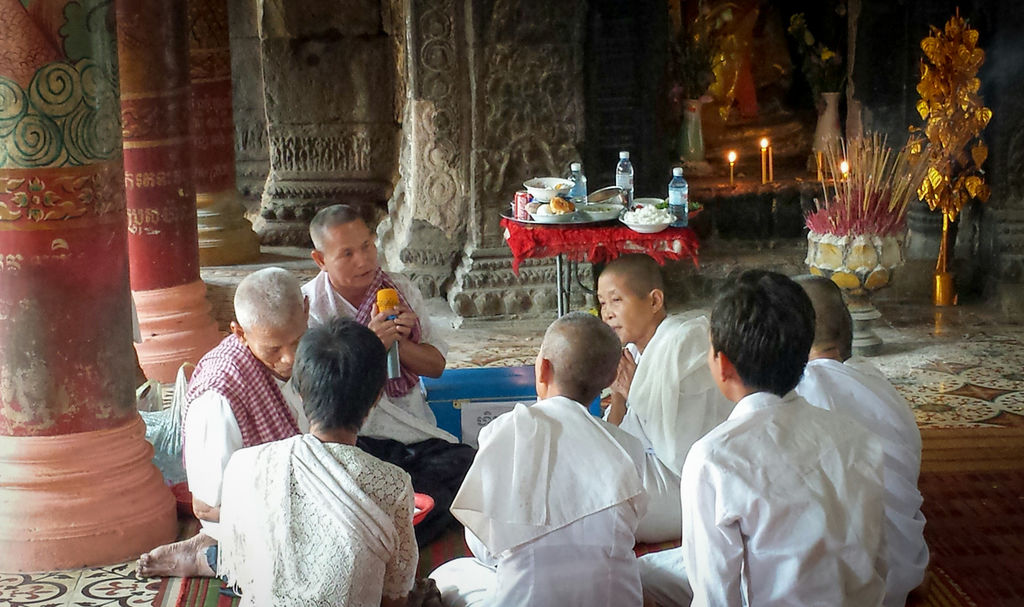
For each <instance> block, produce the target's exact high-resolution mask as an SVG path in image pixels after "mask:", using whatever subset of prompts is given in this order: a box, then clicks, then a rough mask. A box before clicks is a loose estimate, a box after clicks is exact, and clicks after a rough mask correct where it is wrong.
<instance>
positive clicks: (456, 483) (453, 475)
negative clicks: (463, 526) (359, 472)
mask: <svg viewBox="0 0 1024 607" xmlns="http://www.w3.org/2000/svg"><path fill="white" fill-rule="evenodd" d="M356 446H358V447H359V448H361V449H362V450H363V451H365V452H367V453H369V454H370V455H372V456H374V457H376V458H378V459H382V460H384V461H386V462H388V463H390V464H394V465H396V466H398V467H399V468H401V469H402V470H405V471H406V472H407V473H408V474H409V476H411V477H412V487H413V489H414V490H415V491H416V492H417V493H425V494H427V495H429V496H430V497H431V498H433V499H434V509H433V510H431V511H430V514H428V515H427V516H426V517H425V518H424V519H423V520H422V521H421V522H420V524H419V525H416V529H415V531H416V543H417V544H419V547H420V548H423V547H424V546H426V545H427V544H429V543H430V542H432V541H434V540H436V539H437V538H438V537H440V536H441V534H443V533H444V531H445V530H446V529H448V528H449V527H451V526H453V525H457V524H458V521H456V520H455V517H453V516H452V514H451V512H450V511H449V508H451V505H452V500H454V499H455V494H456V493H458V491H459V487H461V486H462V480H463V479H464V478H466V472H468V471H469V467H470V465H472V463H473V458H474V457H475V456H476V449H474V448H472V447H470V446H469V445H462V444H452V443H449V442H448V441H445V440H441V439H439V438H432V439H429V440H425V441H421V442H418V443H411V444H408V445H407V444H405V443H400V442H398V441H396V440H390V439H386V438H367V437H362V436H360V437H359V438H358V439H357V440H356Z"/></svg>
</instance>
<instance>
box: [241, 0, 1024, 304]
mask: <svg viewBox="0 0 1024 607" xmlns="http://www.w3.org/2000/svg"><path fill="white" fill-rule="evenodd" d="M231 4H232V15H231V17H232V22H231V26H232V66H233V70H234V80H235V103H234V107H235V116H236V119H235V120H236V154H237V163H236V168H237V173H238V176H239V188H240V189H241V190H242V191H243V193H245V194H247V195H248V196H249V200H250V203H249V205H250V206H249V210H250V213H251V214H252V215H258V216H259V217H258V218H257V221H256V225H255V227H256V229H257V230H258V232H259V233H260V235H261V239H262V240H263V242H264V243H266V244H305V242H306V237H305V233H304V230H305V225H306V224H307V223H308V221H309V218H311V217H312V215H313V213H315V211H316V210H317V209H318V208H320V207H321V206H323V205H324V204H327V203H328V202H336V201H347V202H352V203H355V204H357V205H361V206H363V207H364V208H365V209H366V210H367V215H368V216H371V217H372V216H376V217H378V218H381V221H380V225H379V227H378V236H379V239H380V248H381V255H382V260H383V261H384V262H385V264H386V265H387V266H388V267H390V268H391V269H393V270H397V271H402V272H405V273H406V274H408V275H409V276H410V277H412V278H413V280H414V281H415V282H416V283H417V284H418V285H419V287H420V288H421V289H422V291H423V292H424V294H426V295H428V296H442V297H446V298H447V299H448V301H449V303H450V304H451V306H452V308H453V310H455V311H456V312H458V313H459V314H461V315H464V316H497V315H517V314H532V313H540V312H541V311H544V310H548V309H551V308H553V307H554V295H553V289H552V288H551V284H552V283H553V278H554V263H553V262H552V260H531V261H529V262H527V263H526V264H524V266H523V268H522V270H521V272H520V274H519V275H518V276H517V275H514V274H513V273H512V271H511V266H510V263H509V261H510V256H509V252H508V249H507V247H506V246H505V244H504V242H503V240H502V234H501V230H500V226H499V223H498V219H499V217H498V213H499V211H500V210H501V209H502V208H504V207H505V205H506V204H507V203H508V201H509V200H510V199H511V197H512V195H513V193H514V192H515V190H516V189H518V188H519V187H520V185H521V182H522V181H523V180H524V179H526V178H529V177H531V176H535V175H540V174H556V175H558V174H562V173H563V172H564V169H565V167H566V166H567V164H568V163H569V162H570V161H572V160H575V159H579V158H583V159H584V160H585V161H586V162H587V163H591V164H593V163H594V162H598V164H597V165H594V166H593V167H590V168H588V171H587V172H588V175H591V176H593V175H595V174H598V173H600V172H601V171H605V170H606V169H607V168H608V167H606V166H604V165H605V164H607V163H606V162H604V161H603V160H599V159H600V158H601V156H600V155H595V154H594V151H593V149H590V147H588V146H594V145H598V143H599V142H597V136H596V134H595V133H590V134H591V135H592V136H591V137H590V138H589V139H591V140H593V141H590V142H589V144H588V127H590V129H591V130H593V128H594V127H593V124H594V123H593V121H592V117H588V114H587V109H588V107H589V105H588V104H589V93H588V90H587V88H586V86H587V82H589V81H591V80H593V79H594V78H593V74H592V72H593V70H594V67H593V66H592V65H591V64H592V63H593V62H594V61H596V59H595V57H596V54H594V55H588V53H595V52H596V51H595V48H594V46H593V45H592V44H589V43H588V41H587V36H588V35H592V32H594V31H598V29H596V28H595V27H594V24H593V23H591V21H593V18H594V15H595V14H597V13H599V12H600V10H599V7H600V3H596V2H595V3H588V2H585V1H584V0H576V1H573V2H568V3H551V2H545V1H542V0H524V1H519V2H516V1H512V0H463V1H455V0H347V1H346V2H342V3H340V4H339V3H329V4H328V3H325V2H314V3H313V4H311V5H308V6H307V5H304V6H303V8H302V10H301V11H300V10H298V9H296V8H291V7H289V5H288V4H287V3H284V2H281V1H280V0H245V1H240V2H237V3H235V2H233V3H231ZM648 5H650V6H648ZM644 6H647V8H646V9H645V10H647V11H648V12H647V13H645V14H647V15H655V14H658V13H657V10H656V9H657V7H656V6H655V5H654V4H651V3H647V4H644ZM849 7H850V14H851V15H852V20H851V23H850V33H851V43H850V44H851V48H850V53H851V57H852V58H853V59H854V68H853V75H852V79H851V81H850V82H851V84H852V90H851V93H850V97H849V99H848V101H849V105H850V107H851V108H853V109H854V113H853V114H851V115H850V118H851V119H850V120H849V122H850V127H851V128H853V129H854V130H856V129H858V128H861V127H862V128H864V129H872V130H883V131H885V132H887V133H889V134H890V137H891V139H901V138H902V137H903V136H905V133H906V127H907V125H909V124H912V123H914V122H915V121H916V120H917V118H916V112H915V111H914V107H913V106H914V103H915V102H916V99H917V93H916V90H915V86H916V83H917V69H918V67H917V65H918V58H919V54H920V53H919V50H918V44H919V42H920V39H921V37H923V36H924V35H925V34H926V33H927V28H928V25H929V24H935V25H938V24H941V23H943V22H944V21H945V19H946V18H948V16H949V15H951V14H952V13H953V11H954V10H955V8H956V3H953V2H952V1H951V0H950V1H948V2H947V1H945V0H943V1H942V2H923V1H917V2H911V3H892V2H885V1H884V0H851V2H850V3H849ZM961 12H962V13H964V14H966V15H969V16H970V17H971V19H972V22H973V23H974V25H975V26H977V27H979V29H980V30H981V44H982V46H983V47H985V48H986V50H987V52H988V53H989V60H988V62H987V64H986V67H985V68H984V70H983V72H982V78H983V82H984V84H983V91H982V92H983V94H984V95H985V99H986V102H987V103H988V104H989V105H990V106H991V107H993V109H994V110H995V116H996V117H995V119H994V120H993V123H992V125H991V126H990V128H989V130H988V132H987V134H986V137H987V139H988V141H989V143H990V147H991V150H992V153H991V157H990V160H989V165H988V167H987V168H988V170H989V172H990V173H989V178H990V183H991V185H992V187H993V199H992V200H991V201H990V203H989V204H988V205H985V206H979V207H969V208H968V209H965V212H964V214H963V219H962V221H961V222H960V226H959V239H958V244H957V247H956V256H957V261H956V264H957V270H958V275H959V276H960V277H961V278H960V279H959V280H960V282H961V284H960V287H961V292H962V294H964V295H965V296H966V297H979V296H988V295H991V294H993V293H997V292H999V291H1000V289H1002V287H1000V286H999V285H1001V284H1004V283H1006V284H1016V282H1015V281H1020V280H1022V279H1021V278H1020V276H1021V274H1022V269H1021V262H1020V258H1021V254H1020V244H1019V242H1020V240H1021V236H1020V235H1019V233H1020V232H1021V229H1020V228H1018V227H1017V226H1018V225H1019V223H1020V220H1019V219H1018V214H1019V213H1020V210H1019V209H1020V208H1021V207H1022V206H1024V205H1022V202H1021V198H1024V194H1022V193H1021V187H1020V185H1019V184H1016V182H1015V181H1014V179H1015V177H1013V176H1014V175H1017V174H1020V173H1021V170H1020V168H1021V167H1020V166H1019V164H1020V160H1015V158H1017V157H1018V156H1020V154H1019V153H1018V151H1019V148H1020V146H1021V142H1020V141H1018V140H1017V139H1015V135H1014V133H1019V132H1020V130H1021V129H1020V128H1019V127H1020V123H1019V119H1018V118H1017V117H1018V116H1020V115H1021V114H1022V108H1021V107H1020V104H1019V102H1017V100H1018V99H1020V98H1021V96H1020V95H1019V94H1018V93H1019V92H1020V91H1019V89H1016V88H1013V87H1015V86H1016V84H1015V83H1014V82H1013V79H1012V78H1010V77H1004V78H1000V77H997V76H996V70H997V69H998V70H1002V73H1009V72H1007V71H1006V70H1012V69H1015V68H1014V65H1018V64H1016V63H1014V61H1016V59H1015V55H1014V54H1015V53H1016V51H1015V50H1014V49H1015V46H1014V44H1013V42H1014V40H1017V39H1019V33H1020V32H1021V30H1022V29H1024V28H1021V27H1020V25H1019V21H1020V18H1019V17H1018V16H1017V15H1016V14H1017V13H1020V12H1021V11H1020V9H1019V8H1018V7H1016V6H1015V3H1014V2H1012V1H1011V0H999V1H997V2H982V1H981V0H975V1H973V2H969V3H968V4H967V5H963V4H962V3H961ZM646 18H650V19H653V17H645V19H646ZM879 41H885V43H884V44H879V43H878V42H879ZM588 57H589V59H588ZM1019 71H1020V70H1019V69H1018V72H1019ZM594 73H596V72H594ZM587 74H591V76H587ZM588 79H589V80H588ZM854 118H855V119H854ZM651 120H655V119H654V118H652V119H651ZM648 122H650V121H648ZM650 140H651V141H655V142H656V139H655V138H651V139H650ZM645 141H647V139H645ZM609 145H610V144H609ZM621 145H629V144H628V143H622V144H621ZM606 147H607V146H606ZM638 147H639V146H638ZM602 149H603V148H602ZM656 151H657V150H655V151H654V152H656ZM648 166H652V165H651V164H648V163H641V164H640V168H643V167H648ZM638 171H639V169H638ZM638 175H639V172H638ZM652 179H654V178H652ZM648 181H650V180H648ZM654 182H657V179H654ZM591 185H594V186H596V185H599V184H598V183H595V180H594V179H593V178H592V179H591ZM257 200H258V202H257ZM731 206H732V204H731V203H730V204H729V205H724V204H723V205H722V206H721V209H716V212H715V213H714V215H715V227H714V228H713V230H712V234H713V236H712V238H713V239H714V238H717V237H718V236H719V228H720V227H721V226H728V225H731V223H730V219H729V218H728V217H725V216H723V215H722V214H721V213H720V212H719V210H725V209H726V207H730V208H731ZM739 206H742V205H739ZM737 208H738V207H737ZM252 215H251V216H252ZM732 223H735V221H732ZM909 224H910V230H911V235H910V239H909V242H908V258H909V259H910V266H911V267H908V268H907V271H903V272H901V276H903V277H904V278H903V279H901V281H902V283H901V284H902V286H903V287H906V289H905V290H904V291H903V292H906V293H909V294H911V295H918V296H921V297H925V296H927V288H928V286H929V285H928V282H927V281H928V278H929V271H928V265H929V264H930V263H932V262H933V261H934V256H935V251H936V250H937V246H938V233H939V226H940V223H939V222H938V221H937V219H936V217H935V216H934V215H933V214H931V213H929V212H928V211H927V209H925V208H923V207H920V206H918V207H915V208H913V209H912V211H911V214H910V218H909ZM755 227H756V226H755ZM748 232H749V230H748ZM754 232H757V230H754V231H753V232H750V233H747V232H744V233H743V234H741V235H739V237H740V238H746V239H757V238H762V237H763V236H759V234H760V233H759V232H757V233H754ZM715 242H716V241H715V240H712V241H711V243H709V244H710V246H715ZM915 264H916V265H915ZM919 270H920V271H919ZM1007 281H1009V282H1007Z"/></svg>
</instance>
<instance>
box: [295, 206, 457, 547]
mask: <svg viewBox="0 0 1024 607" xmlns="http://www.w3.org/2000/svg"><path fill="white" fill-rule="evenodd" d="M309 236H310V239H311V240H312V241H313V247H314V248H313V251H312V252H311V254H310V255H311V257H312V258H313V261H315V262H316V264H317V266H318V267H319V268H320V273H319V274H318V275H317V276H316V277H315V278H313V279H312V280H310V281H309V282H307V283H306V284H305V285H303V287H302V292H303V294H305V295H306V297H307V298H308V299H309V326H310V327H318V326H321V325H323V324H324V323H326V322H328V321H329V320H330V319H332V318H336V317H342V318H352V319H354V320H355V321H356V322H358V323H360V324H362V325H365V326H366V327H368V328H369V329H370V330H371V331H373V332H374V333H375V334H376V335H377V337H378V338H380V340H381V342H382V343H383V344H384V347H385V348H391V347H392V346H393V345H397V348H398V355H399V361H400V364H401V368H400V371H401V373H400V376H399V377H396V378H392V379H388V381H387V384H386V385H385V394H384V396H383V397H382V398H381V400H380V402H379V403H378V404H377V406H376V407H374V408H373V411H372V412H371V413H370V417H369V419H367V420H366V423H365V424H364V425H363V427H362V429H361V430H360V436H359V447H361V448H362V449H363V450H364V451H366V452H368V453H370V454H372V455H374V456H375V457H378V458H380V459H382V460H384V461H386V462H389V463H392V464H395V465H397V466H399V467H400V468H402V469H403V470H405V471H406V472H408V473H409V475H410V476H411V477H412V483H413V487H415V488H416V491H418V492H420V493H425V494H427V495H429V496H430V497H432V498H433V499H434V509H433V510H432V511H431V512H430V514H428V515H427V517H426V518H425V519H424V520H423V521H422V522H420V524H419V525H417V526H416V538H417V540H418V541H419V542H420V545H421V546H422V545H425V544H428V543H430V541H432V540H433V539H435V538H437V537H438V536H439V535H440V534H441V533H443V532H444V530H445V529H446V528H447V527H449V526H452V525H454V524H455V520H454V519H453V518H452V516H451V513H450V512H449V511H448V506H449V505H451V500H452V499H453V498H454V497H455V492H456V491H457V490H458V488H459V485H460V484H461V483H462V479H463V478H464V477H465V474H466V471H467V470H468V469H469V466H470V464H471V463H472V461H473V456H474V454H475V451H474V450H473V448H472V447H470V446H468V445H461V444H458V439H456V438H455V437H454V436H452V435H451V434H449V433H448V432H445V431H443V430H441V429H439V428H438V427H437V422H436V420H435V419H434V414H433V412H432V411H431V410H430V407H429V406H428V405H427V402H426V399H425V398H424V395H423V392H422V391H421V389H420V376H421V375H425V376H427V377H439V376H440V375H441V373H442V372H443V371H444V367H445V358H444V353H445V351H446V350H447V344H445V343H444V341H443V340H442V339H441V338H440V336H439V335H438V334H437V331H436V330H434V328H433V327H432V326H431V323H430V320H429V318H427V317H426V316H425V308H424V306H423V301H422V297H421V296H420V293H419V290H418V289H417V288H416V287H415V286H414V285H412V284H411V283H410V282H409V281H407V280H406V279H404V278H403V277H401V276H398V275H391V274H389V273H388V272H385V271H384V270H383V269H381V267H380V263H379V261H378V259H377V246H376V244H375V240H374V235H373V232H371V231H370V228H369V226H367V225H366V222H365V221H363V219H362V217H361V216H360V215H359V213H358V211H357V210H356V209H355V208H353V207H350V206H348V205H344V204H335V205H331V206H328V207H325V208H323V209H321V210H320V211H319V212H318V213H317V214H316V216H315V217H313V220H312V221H311V222H310V224H309ZM385 288H390V289H395V290H396V291H397V292H398V297H399V302H400V303H399V304H398V306H396V307H395V308H394V309H392V310H390V311H389V310H383V311H382V310H379V309H378V308H377V303H376V301H377V292H378V291H379V290H381V289H385Z"/></svg>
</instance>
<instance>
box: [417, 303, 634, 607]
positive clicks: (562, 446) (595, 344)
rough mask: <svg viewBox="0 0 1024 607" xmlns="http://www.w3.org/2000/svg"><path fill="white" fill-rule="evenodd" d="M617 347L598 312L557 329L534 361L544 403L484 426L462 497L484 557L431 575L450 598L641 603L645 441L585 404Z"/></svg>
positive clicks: (469, 532)
mask: <svg viewBox="0 0 1024 607" xmlns="http://www.w3.org/2000/svg"><path fill="white" fill-rule="evenodd" d="M619 350H620V346H619V341H618V339H617V338H616V336H615V334H614V333H613V332H612V331H611V329H609V328H608V327H607V326H605V325H603V324H602V323H601V321H600V320H598V319H597V318H594V317H593V316H590V315H589V314H585V313H574V314H569V315H567V316H563V317H562V318H560V319H558V320H556V321H555V322H554V323H552V324H551V326H550V327H548V330H547V332H546V333H545V335H544V341H543V343H542V344H541V347H540V352H539V353H538V354H537V361H536V364H535V371H536V383H537V396H538V397H539V398H540V400H539V401H538V402H537V403H536V404H534V405H531V406H529V407H527V406H525V405H522V404H520V405H516V408H515V409H514V410H513V411H511V412H509V413H507V414H505V415H502V416H500V417H498V418H497V419H496V420H494V421H493V422H491V424H489V425H488V426H487V427H486V428H484V429H483V430H482V431H481V432H480V451H479V453H478V454H477V457H476V461H475V462H473V466H472V467H471V468H470V470H469V473H468V474H467V475H466V480H465V482H464V483H463V484H462V488H461V489H460V490H459V493H458V495H457V496H456V498H455V501H454V503H453V504H452V513H453V514H455V516H456V518H458V519H459V520H460V521H462V523H463V524H465V526H466V542H467V544H468V545H469V547H470V549H471V550H472V551H473V554H474V555H476V559H468V558H467V559H458V560H455V561H451V562H449V563H446V564H444V565H442V566H441V567H440V568H438V569H437V570H435V571H434V573H432V574H431V577H432V578H434V580H435V581H436V582H437V585H438V588H439V589H440V590H441V594H442V597H443V598H444V603H445V605H446V606H447V607H458V606H466V605H502V606H503V607H518V606H522V607H526V606H533V605H587V606H595V607H602V606H605V607H620V606H623V605H640V603H641V600H642V596H641V589H640V577H639V573H638V571H637V564H636V556H635V555H634V553H633V545H634V543H635V537H634V531H635V529H636V527H637V524H638V522H639V520H640V518H641V516H642V515H643V513H644V509H645V506H646V503H647V496H646V494H645V493H644V489H643V485H642V483H641V480H640V472H641V471H642V466H643V449H642V447H641V446H640V444H639V442H638V441H637V440H636V439H634V438H633V437H632V436H630V435H628V434H626V433H625V432H623V431H621V430H619V429H618V428H616V427H615V426H613V425H611V424H608V423H606V422H604V421H602V420H600V419H597V418H595V417H593V416H591V415H590V414H589V413H588V412H587V409H586V406H585V405H584V404H582V403H587V402H590V401H591V400H593V399H594V397H595V396H597V395H598V394H599V393H600V391H601V390H602V389H603V388H604V387H605V386H607V385H608V384H610V383H611V381H612V379H613V378H614V376H615V369H616V366H617V365H618V360H619ZM595 471H598V473H597V476H595Z"/></svg>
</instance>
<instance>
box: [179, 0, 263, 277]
mask: <svg viewBox="0 0 1024 607" xmlns="http://www.w3.org/2000/svg"><path fill="white" fill-rule="evenodd" d="M188 12H189V26H190V27H189V34H190V35H189V70H190V72H191V90H192V114H191V118H192V160H193V167H194V172H195V184H196V207H197V209H198V216H199V217H198V220H199V263H200V264H201V265H204V266H222V265H234V264H238V263H245V262H248V261H253V260H255V259H256V258H257V257H259V254H260V243H259V240H258V239H257V237H256V233H255V232H253V231H252V224H250V223H249V221H248V220H247V219H246V218H245V217H244V216H243V209H242V204H241V201H240V198H239V195H238V190H237V189H236V188H235V156H234V153H235V137H234V135H235V126H234V120H233V118H232V111H231V48H230V47H231V43H230V39H229V38H228V5H227V0H190V1H189V2H188Z"/></svg>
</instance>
